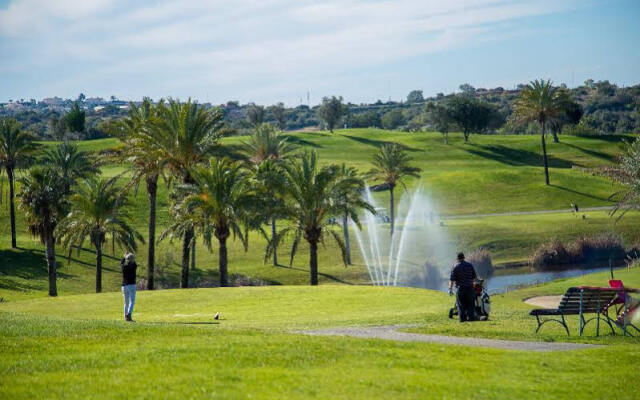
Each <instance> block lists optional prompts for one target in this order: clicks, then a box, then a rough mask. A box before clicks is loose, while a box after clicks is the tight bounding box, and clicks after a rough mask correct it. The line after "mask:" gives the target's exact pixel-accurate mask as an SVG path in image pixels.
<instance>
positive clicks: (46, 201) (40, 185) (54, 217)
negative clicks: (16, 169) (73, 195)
mask: <svg viewBox="0 0 640 400" xmlns="http://www.w3.org/2000/svg"><path fill="white" fill-rule="evenodd" d="M19 181H20V186H21V189H20V193H19V195H18V198H19V199H20V208H21V209H22V211H23V212H24V214H25V218H26V220H27V223H28V229H29V232H30V233H31V234H32V235H33V236H38V237H39V238H40V241H41V242H42V243H43V244H44V245H45V249H46V250H45V253H46V259H47V269H48V272H49V296H57V295H58V290H57V287H56V248H55V247H56V238H55V235H54V231H55V228H56V225H57V224H58V221H60V220H61V219H62V218H64V216H65V214H66V211H67V207H68V201H67V195H68V192H67V191H66V190H65V181H64V179H63V178H62V176H61V175H60V174H59V173H58V171H56V170H55V169H54V168H43V167H40V166H38V167H34V168H32V169H31V170H29V173H28V175H26V176H24V177H22V178H21V179H20V180H19Z"/></svg>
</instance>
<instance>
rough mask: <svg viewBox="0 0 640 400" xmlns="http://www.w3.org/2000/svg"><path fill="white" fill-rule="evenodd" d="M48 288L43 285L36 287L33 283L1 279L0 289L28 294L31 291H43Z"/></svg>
mask: <svg viewBox="0 0 640 400" xmlns="http://www.w3.org/2000/svg"><path fill="white" fill-rule="evenodd" d="M45 288H46V286H45V285H44V284H43V285H34V284H31V283H24V282H16V281H14V280H13V279H2V278H0V289H5V290H12V291H19V292H27V291H30V290H43V289H45Z"/></svg>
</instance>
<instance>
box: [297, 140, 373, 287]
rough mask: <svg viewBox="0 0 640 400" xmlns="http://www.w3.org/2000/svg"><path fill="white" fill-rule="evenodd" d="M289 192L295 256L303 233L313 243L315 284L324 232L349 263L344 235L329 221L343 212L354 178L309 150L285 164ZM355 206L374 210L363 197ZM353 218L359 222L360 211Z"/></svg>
mask: <svg viewBox="0 0 640 400" xmlns="http://www.w3.org/2000/svg"><path fill="white" fill-rule="evenodd" d="M285 178H286V182H287V184H286V185H285V192H286V194H287V195H288V198H287V213H288V217H289V219H290V220H291V221H292V222H293V223H294V227H293V228H292V229H293V230H295V238H294V242H293V243H294V244H293V250H292V252H291V258H292V259H293V256H294V255H295V250H296V248H297V245H298V242H299V239H300V236H301V235H302V236H303V237H304V238H305V240H306V241H307V242H308V243H309V247H310V253H309V270H310V275H311V276H310V283H311V285H317V284H318V242H320V241H322V238H323V235H324V234H329V235H330V236H331V237H333V239H334V240H335V241H336V243H337V244H338V247H340V250H341V252H342V257H343V261H345V264H346V249H345V246H344V243H343V242H342V239H341V238H340V234H339V233H337V232H335V231H333V230H331V229H329V228H328V226H327V220H328V219H329V218H330V217H335V216H338V215H340V213H341V212H342V211H343V210H342V209H341V208H340V207H339V199H340V196H341V195H342V194H343V193H344V192H345V187H347V186H353V185H354V182H353V181H352V178H348V177H343V176H342V175H341V174H340V170H339V168H338V167H337V166H335V165H329V166H324V167H320V166H319V165H318V162H317V156H316V153H315V152H314V151H312V152H308V151H305V152H304V153H303V154H302V155H301V157H300V159H299V160H297V161H296V162H294V163H291V164H287V165H285ZM353 207H354V208H367V209H369V210H372V207H371V205H370V204H368V203H367V202H366V201H365V200H363V199H362V198H360V199H359V201H357V203H356V202H354V204H353ZM353 219H354V221H355V222H356V224H358V225H359V220H358V217H357V214H355V213H354V215H353Z"/></svg>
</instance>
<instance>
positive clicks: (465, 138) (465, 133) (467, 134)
mask: <svg viewBox="0 0 640 400" xmlns="http://www.w3.org/2000/svg"><path fill="white" fill-rule="evenodd" d="M463 133H464V142H465V143H467V142H468V141H469V132H463Z"/></svg>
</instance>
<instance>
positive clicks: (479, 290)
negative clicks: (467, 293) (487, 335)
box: [449, 279, 491, 321]
mask: <svg viewBox="0 0 640 400" xmlns="http://www.w3.org/2000/svg"><path fill="white" fill-rule="evenodd" d="M484 285H485V281H484V279H476V281H475V282H474V283H473V290H474V291H475V293H476V304H475V305H476V308H475V314H476V318H477V319H479V320H481V321H486V320H488V319H489V312H490V311H491V299H490V298H489V293H487V290H486V289H485V287H484ZM458 312H459V310H458V301H457V300H456V303H455V304H454V306H453V308H451V309H450V310H449V318H453V317H454V316H456V315H458Z"/></svg>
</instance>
